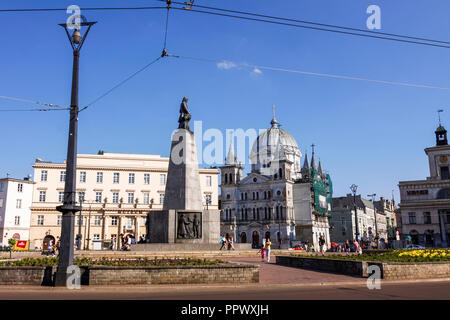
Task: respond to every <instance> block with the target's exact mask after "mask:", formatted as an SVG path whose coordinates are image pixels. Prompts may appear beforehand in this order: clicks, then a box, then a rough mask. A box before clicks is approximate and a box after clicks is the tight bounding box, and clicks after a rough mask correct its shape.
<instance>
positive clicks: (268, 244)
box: [265, 237, 272, 262]
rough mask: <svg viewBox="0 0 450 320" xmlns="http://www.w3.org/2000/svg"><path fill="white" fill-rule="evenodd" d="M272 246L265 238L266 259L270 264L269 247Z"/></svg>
mask: <svg viewBox="0 0 450 320" xmlns="http://www.w3.org/2000/svg"><path fill="white" fill-rule="evenodd" d="M271 244H272V242H270V238H269V237H267V239H266V247H265V249H266V257H267V262H270V245H271Z"/></svg>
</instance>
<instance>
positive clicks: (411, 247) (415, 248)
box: [406, 244, 425, 250]
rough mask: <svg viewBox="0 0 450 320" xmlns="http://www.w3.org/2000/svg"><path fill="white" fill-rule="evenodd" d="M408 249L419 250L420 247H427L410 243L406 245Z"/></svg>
mask: <svg viewBox="0 0 450 320" xmlns="http://www.w3.org/2000/svg"><path fill="white" fill-rule="evenodd" d="M406 249H414V250H418V249H425V247H424V246H419V245H418V244H410V245H408V246H406Z"/></svg>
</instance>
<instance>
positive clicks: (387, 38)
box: [172, 7, 450, 49]
mask: <svg viewBox="0 0 450 320" xmlns="http://www.w3.org/2000/svg"><path fill="white" fill-rule="evenodd" d="M172 9H176V10H182V11H185V12H197V13H205V14H210V15H216V16H223V17H229V18H236V19H243V20H248V21H258V22H265V23H271V24H278V25H284V26H290V27H296V28H303V29H312V30H320V31H327V32H334V33H339V34H346V35H353V36H359V37H366V38H374V39H382V40H390V41H397V42H404V43H411V44H419V45H425V46H432V47H439V48H446V49H450V45H449V46H445V45H440V44H435V43H427V42H420V41H412V40H404V39H396V38H389V37H385V36H377V35H373V34H363V33H356V32H350V31H341V30H332V29H326V28H319V27H312V26H304V25H299V24H293V23H287V22H280V21H271V20H265V19H259V18H251V17H244V16H237V15H232V14H225V13H218V12H211V11H204V10H196V9H189V10H186V9H184V8H176V7H173V8H172Z"/></svg>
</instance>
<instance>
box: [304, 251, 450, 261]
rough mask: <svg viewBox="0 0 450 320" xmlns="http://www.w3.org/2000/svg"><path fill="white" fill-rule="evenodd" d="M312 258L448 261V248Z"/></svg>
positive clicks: (449, 256) (449, 257)
mask: <svg viewBox="0 0 450 320" xmlns="http://www.w3.org/2000/svg"><path fill="white" fill-rule="evenodd" d="M308 257H312V258H322V259H335V260H353V261H376V262H378V261H379V262H445V261H450V249H422V250H386V251H382V252H380V251H378V252H368V251H366V252H365V253H364V254H361V255H358V254H334V255H326V256H322V255H309V256H308Z"/></svg>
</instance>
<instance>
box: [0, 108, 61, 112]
mask: <svg viewBox="0 0 450 320" xmlns="http://www.w3.org/2000/svg"><path fill="white" fill-rule="evenodd" d="M64 110H70V108H64V109H0V112H18V111H19V112H20V111H45V112H46V111H64Z"/></svg>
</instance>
